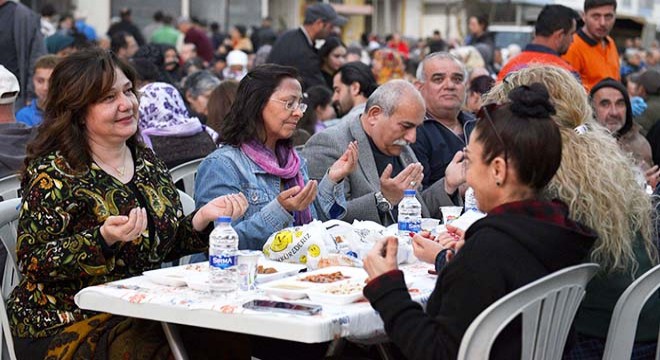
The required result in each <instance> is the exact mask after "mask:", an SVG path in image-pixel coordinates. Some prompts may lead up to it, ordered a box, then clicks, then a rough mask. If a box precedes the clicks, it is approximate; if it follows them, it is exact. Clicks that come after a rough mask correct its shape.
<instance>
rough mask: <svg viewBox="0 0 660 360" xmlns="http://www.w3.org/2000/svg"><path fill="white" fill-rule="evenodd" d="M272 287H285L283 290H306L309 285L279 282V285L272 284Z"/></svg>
mask: <svg viewBox="0 0 660 360" xmlns="http://www.w3.org/2000/svg"><path fill="white" fill-rule="evenodd" d="M271 288H275V289H283V290H305V289H307V288H308V287H307V286H301V285H296V284H277V285H273V286H271Z"/></svg>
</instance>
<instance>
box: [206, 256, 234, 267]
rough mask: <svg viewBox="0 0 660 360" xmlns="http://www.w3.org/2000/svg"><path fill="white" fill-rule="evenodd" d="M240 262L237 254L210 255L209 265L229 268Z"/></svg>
mask: <svg viewBox="0 0 660 360" xmlns="http://www.w3.org/2000/svg"><path fill="white" fill-rule="evenodd" d="M236 264H238V256H237V255H210V256H209V265H211V266H213V267H216V268H218V269H222V270H227V269H229V268H230V267H232V266H235V265H236Z"/></svg>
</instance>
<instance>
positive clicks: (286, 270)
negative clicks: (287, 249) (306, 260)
mask: <svg viewBox="0 0 660 360" xmlns="http://www.w3.org/2000/svg"><path fill="white" fill-rule="evenodd" d="M259 265H262V266H263V267H265V268H269V267H272V268H274V269H275V270H277V272H276V273H272V274H257V284H263V283H267V282H270V281H274V280H278V279H282V278H285V277H288V276H291V275H295V274H297V273H299V272H300V270H303V269H306V268H307V265H302V264H289V263H283V262H279V261H272V260H266V259H263V258H261V259H259Z"/></svg>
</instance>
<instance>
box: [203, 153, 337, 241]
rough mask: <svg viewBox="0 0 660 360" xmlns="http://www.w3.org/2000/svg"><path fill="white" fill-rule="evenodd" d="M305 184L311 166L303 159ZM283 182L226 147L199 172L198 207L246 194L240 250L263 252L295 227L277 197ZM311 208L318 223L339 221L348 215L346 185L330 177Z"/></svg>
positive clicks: (236, 227)
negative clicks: (271, 238)
mask: <svg viewBox="0 0 660 360" xmlns="http://www.w3.org/2000/svg"><path fill="white" fill-rule="evenodd" d="M300 161H301V168H300V170H301V171H302V175H303V178H304V180H305V182H307V181H308V180H309V177H308V176H307V165H306V163H305V160H304V159H303V158H302V157H301V158H300ZM280 182H281V179H280V178H279V177H278V176H276V175H271V174H269V173H267V172H266V171H265V170H264V169H262V168H261V167H260V166H259V165H257V164H256V163H255V162H253V161H252V160H251V159H250V158H249V157H248V156H247V155H245V153H243V152H242V151H241V150H240V148H237V147H234V146H231V145H222V146H221V147H220V148H218V149H217V150H215V151H214V152H212V153H211V154H209V155H208V156H207V157H206V158H205V159H204V161H202V163H201V164H200V165H199V168H198V169H197V177H196V179H195V206H196V207H197V208H199V207H201V206H203V205H204V204H206V203H208V202H209V201H211V200H213V199H215V198H216V197H218V196H221V195H228V194H236V193H239V192H241V193H243V194H244V195H245V197H246V198H247V200H248V204H249V206H248V208H247V210H246V212H245V214H244V215H243V217H241V218H239V219H237V220H235V221H234V223H233V224H232V226H233V227H234V230H236V233H238V238H239V242H238V247H239V249H251V250H261V249H262V248H263V246H264V244H265V243H266V240H268V237H269V236H270V235H271V234H273V233H275V232H277V231H280V230H282V229H284V228H286V227H290V226H293V220H294V219H293V215H292V214H291V213H289V212H288V211H286V210H285V209H284V208H283V207H282V205H280V203H279V201H277V196H278V195H279V194H280V192H281V190H280ZM313 205H314V206H311V207H310V210H311V213H312V217H313V218H314V219H319V216H320V219H321V220H327V219H339V218H342V217H344V215H345V214H346V198H345V197H344V183H343V181H342V182H340V183H339V184H334V183H333V182H332V181H330V179H328V177H327V176H324V177H323V179H321V181H320V182H319V184H318V194H317V195H316V199H315V200H314V203H313Z"/></svg>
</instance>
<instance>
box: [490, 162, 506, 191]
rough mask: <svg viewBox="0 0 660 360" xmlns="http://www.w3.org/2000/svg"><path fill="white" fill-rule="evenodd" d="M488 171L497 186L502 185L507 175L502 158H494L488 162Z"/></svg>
mask: <svg viewBox="0 0 660 360" xmlns="http://www.w3.org/2000/svg"><path fill="white" fill-rule="evenodd" d="M490 171H491V175H492V177H493V179H494V180H495V184H497V186H501V185H503V184H504V183H505V181H506V180H507V176H508V175H509V173H508V168H507V166H506V161H504V158H503V157H501V156H497V157H495V158H494V159H493V161H491V162H490Z"/></svg>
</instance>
